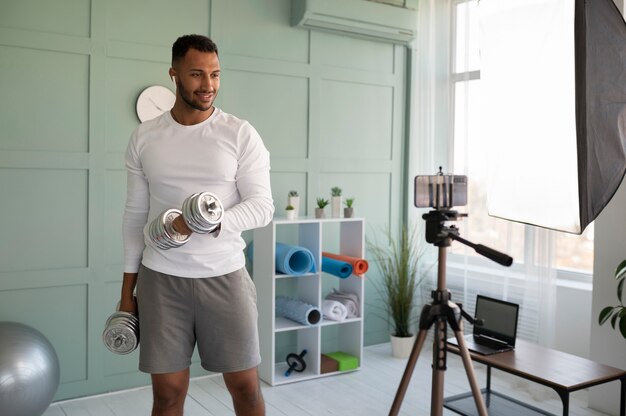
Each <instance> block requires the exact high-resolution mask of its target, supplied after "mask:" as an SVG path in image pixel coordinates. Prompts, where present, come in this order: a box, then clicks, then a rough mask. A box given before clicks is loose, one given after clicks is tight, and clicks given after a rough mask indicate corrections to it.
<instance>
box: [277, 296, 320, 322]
mask: <svg viewBox="0 0 626 416" xmlns="http://www.w3.org/2000/svg"><path fill="white" fill-rule="evenodd" d="M276 314H277V315H279V316H283V317H285V318H288V319H291V320H292V321H296V322H298V323H300V324H302V325H307V326H312V325H315V324H317V323H318V322H319V321H320V319H322V313H321V312H320V310H319V309H318V308H316V307H315V306H313V305H311V304H309V303H306V302H303V301H301V300H298V299H293V298H288V297H286V296H276Z"/></svg>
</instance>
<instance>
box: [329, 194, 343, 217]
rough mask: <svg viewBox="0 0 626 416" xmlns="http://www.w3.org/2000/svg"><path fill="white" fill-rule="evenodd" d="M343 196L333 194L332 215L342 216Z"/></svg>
mask: <svg viewBox="0 0 626 416" xmlns="http://www.w3.org/2000/svg"><path fill="white" fill-rule="evenodd" d="M341 199H342V198H341V197H340V196H333V197H331V199H330V207H331V213H332V214H331V215H332V216H333V217H334V218H338V217H341Z"/></svg>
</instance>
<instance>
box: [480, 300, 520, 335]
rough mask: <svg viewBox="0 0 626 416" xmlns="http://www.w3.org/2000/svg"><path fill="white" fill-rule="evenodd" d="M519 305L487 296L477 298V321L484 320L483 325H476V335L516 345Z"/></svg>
mask: <svg viewBox="0 0 626 416" xmlns="http://www.w3.org/2000/svg"><path fill="white" fill-rule="evenodd" d="M518 313H519V305H518V304H516V303H511V302H506V301H503V300H500V299H494V298H490V297H487V296H482V295H477V296H476V314H475V315H474V316H475V317H476V318H477V319H482V320H483V325H482V326H479V325H474V332H473V333H474V335H484V336H488V337H491V338H495V339H498V340H500V341H504V342H506V343H507V344H509V345H512V346H514V345H515V337H516V335H517V318H518Z"/></svg>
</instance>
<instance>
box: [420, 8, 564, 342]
mask: <svg viewBox="0 0 626 416" xmlns="http://www.w3.org/2000/svg"><path fill="white" fill-rule="evenodd" d="M418 18H419V22H418V38H417V42H416V44H415V48H414V54H415V56H414V66H415V82H414V88H413V90H414V99H413V103H414V106H413V117H412V119H413V120H414V121H413V122H412V123H411V130H412V138H411V141H412V143H413V146H412V148H411V155H412V156H413V157H412V158H411V161H412V163H411V164H410V166H409V168H410V170H411V171H412V172H413V173H415V174H434V173H435V171H436V169H437V167H438V166H443V170H444V172H445V173H454V174H464V175H467V176H468V178H469V184H470V185H469V201H468V205H467V206H466V207H458V208H457V209H458V210H459V211H465V212H466V213H467V214H468V217H467V218H466V219H463V220H462V221H458V223H457V224H454V225H456V226H457V227H458V228H459V230H460V234H461V236H463V237H464V238H466V239H468V240H470V241H472V242H475V243H479V244H484V245H486V246H488V247H492V248H494V249H496V250H499V251H503V252H505V253H507V254H510V255H511V256H513V258H514V265H513V266H512V267H510V268H506V267H503V266H500V265H498V264H496V263H493V262H492V261H490V260H488V259H485V258H483V257H481V256H479V255H477V254H476V253H475V252H474V251H473V250H472V249H470V248H468V247H466V246H464V245H462V244H460V243H456V242H455V243H453V244H452V247H450V249H449V256H448V265H447V284H448V288H449V289H450V291H451V292H452V296H453V300H454V301H455V302H462V303H463V305H464V308H465V309H466V310H467V311H468V312H470V313H473V312H474V302H475V298H476V294H477V293H480V294H483V295H487V296H493V297H496V298H500V299H504V300H508V301H511V302H515V303H518V304H520V306H521V307H520V321H519V324H518V336H519V337H520V338H523V339H526V340H530V341H533V342H538V343H541V344H543V345H546V346H552V345H553V341H554V339H553V338H554V316H555V311H556V269H555V233H554V232H553V231H550V230H544V229H540V228H537V227H532V226H527V225H523V224H517V223H513V222H510V221H505V220H500V219H497V218H493V217H489V216H488V213H487V209H486V195H487V192H486V191H487V175H488V164H489V160H487V157H486V155H487V154H488V152H487V150H488V149H487V148H486V146H487V143H488V142H489V138H485V137H483V135H482V134H481V123H482V121H481V120H487V121H488V119H489V118H488V117H489V115H488V114H487V115H483V114H481V111H480V105H479V104H478V103H479V102H480V59H479V43H478V42H479V39H478V10H477V2H476V0H471V1H458V0H449V1H448V0H446V1H441V0H426V1H422V2H420V4H419V10H418ZM512 82H514V80H512ZM529 167H532V162H530V163H529ZM410 192H411V193H412V192H413V190H412V189H411V190H410ZM410 211H411V212H414V214H413V215H414V216H417V215H421V212H416V210H415V209H414V208H411V210H410ZM434 278H435V276H433V279H434ZM433 284H434V282H433ZM470 330H471V326H469V325H466V332H468V331H470Z"/></svg>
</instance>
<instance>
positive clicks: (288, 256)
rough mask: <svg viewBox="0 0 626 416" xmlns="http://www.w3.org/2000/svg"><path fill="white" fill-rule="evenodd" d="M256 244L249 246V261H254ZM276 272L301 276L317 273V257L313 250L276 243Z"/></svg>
mask: <svg viewBox="0 0 626 416" xmlns="http://www.w3.org/2000/svg"><path fill="white" fill-rule="evenodd" d="M253 247H254V243H250V244H249V245H248V250H247V253H248V259H249V260H250V261H252V260H253V253H254V248H253ZM274 258H275V262H276V263H275V267H276V271H277V272H280V273H284V274H292V275H301V274H306V273H315V272H317V267H315V257H313V253H311V250H309V249H307V248H305V247H300V246H294V245H290V244H284V243H276V252H275V256H274Z"/></svg>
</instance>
